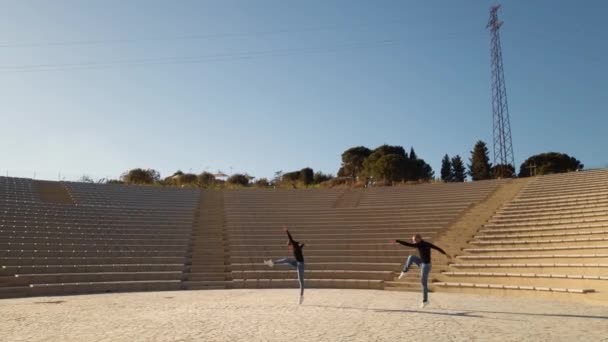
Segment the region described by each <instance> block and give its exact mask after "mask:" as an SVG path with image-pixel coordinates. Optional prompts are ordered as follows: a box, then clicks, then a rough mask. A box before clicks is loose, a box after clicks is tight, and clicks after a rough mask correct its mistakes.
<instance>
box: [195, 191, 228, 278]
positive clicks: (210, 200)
mask: <svg viewBox="0 0 608 342" xmlns="http://www.w3.org/2000/svg"><path fill="white" fill-rule="evenodd" d="M223 197H224V196H223V192H222V191H204V192H203V193H202V194H201V202H200V206H199V217H198V220H197V221H198V222H197V223H198V224H197V228H196V231H195V233H194V237H193V243H192V246H191V249H190V253H191V258H190V265H189V270H188V271H187V272H186V275H185V279H184V282H183V285H184V286H183V287H184V289H187V290H197V289H225V288H229V287H230V286H229V284H230V281H231V280H232V279H230V246H229V242H228V239H227V236H226V232H225V213H224V198H223Z"/></svg>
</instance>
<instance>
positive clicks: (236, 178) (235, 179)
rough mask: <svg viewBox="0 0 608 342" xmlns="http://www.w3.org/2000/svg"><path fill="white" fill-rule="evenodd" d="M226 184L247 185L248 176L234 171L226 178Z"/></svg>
mask: <svg viewBox="0 0 608 342" xmlns="http://www.w3.org/2000/svg"><path fill="white" fill-rule="evenodd" d="M228 184H232V185H241V186H247V185H249V177H248V176H247V175H244V174H242V173H235V174H233V175H232V176H230V177H229V178H228Z"/></svg>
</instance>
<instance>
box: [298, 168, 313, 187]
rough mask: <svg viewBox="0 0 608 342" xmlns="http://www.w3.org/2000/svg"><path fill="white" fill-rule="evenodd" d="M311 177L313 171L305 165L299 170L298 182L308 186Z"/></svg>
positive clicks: (310, 182) (311, 179)
mask: <svg viewBox="0 0 608 342" xmlns="http://www.w3.org/2000/svg"><path fill="white" fill-rule="evenodd" d="M313 177H314V171H313V170H312V169H311V168H309V167H305V168H303V169H302V170H300V177H299V179H300V182H302V184H304V185H306V186H308V185H310V184H312V181H313Z"/></svg>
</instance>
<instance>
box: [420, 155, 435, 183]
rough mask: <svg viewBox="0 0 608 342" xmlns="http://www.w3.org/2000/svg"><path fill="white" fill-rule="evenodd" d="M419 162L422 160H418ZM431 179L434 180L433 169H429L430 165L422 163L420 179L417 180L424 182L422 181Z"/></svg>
mask: <svg viewBox="0 0 608 342" xmlns="http://www.w3.org/2000/svg"><path fill="white" fill-rule="evenodd" d="M419 160H422V159H419ZM433 178H435V171H433V168H432V167H431V165H429V164H427V163H423V165H422V177H420V178H419V179H421V180H424V181H430V180H431V179H433Z"/></svg>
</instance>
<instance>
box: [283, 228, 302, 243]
mask: <svg viewBox="0 0 608 342" xmlns="http://www.w3.org/2000/svg"><path fill="white" fill-rule="evenodd" d="M283 231H284V232H285V233H287V237H288V238H289V242H291V243H292V244H293V245H297V246H300V247H304V244H303V243H299V242H298V241H296V240H294V239H293V237H292V236H291V234H289V229H287V227H285V226H283Z"/></svg>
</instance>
